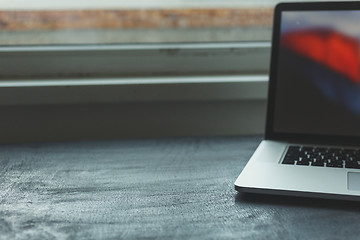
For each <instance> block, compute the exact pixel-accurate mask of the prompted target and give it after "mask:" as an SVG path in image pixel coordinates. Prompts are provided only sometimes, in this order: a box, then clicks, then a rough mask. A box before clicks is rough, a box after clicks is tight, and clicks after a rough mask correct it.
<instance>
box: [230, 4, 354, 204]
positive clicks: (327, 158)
mask: <svg viewBox="0 0 360 240" xmlns="http://www.w3.org/2000/svg"><path fill="white" fill-rule="evenodd" d="M235 189H236V190H238V191H240V192H251V193H263V194H278V195H293V196H303V197H320V198H333V199H347V200H360V2H311V3H280V4H279V5H277V6H276V7H275V12H274V27H273V38H272V50H271V64H270V80H269V92H268V106H267V117H266V130H265V138H264V140H263V141H262V142H261V143H260V145H259V146H258V148H257V149H256V151H255V153H254V154H253V155H252V157H251V158H250V160H249V162H248V163H247V165H246V166H245V168H244V169H243V171H242V172H241V174H240V175H239V177H238V178H237V179H236V181H235Z"/></svg>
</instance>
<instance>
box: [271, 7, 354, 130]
mask: <svg viewBox="0 0 360 240" xmlns="http://www.w3.org/2000/svg"><path fill="white" fill-rule="evenodd" d="M280 19H281V20H280V29H279V32H278V34H279V38H278V41H279V42H278V48H277V51H278V54H277V56H276V57H277V60H276V61H277V65H275V66H276V69H275V71H276V91H275V96H274V97H275V98H274V108H273V111H274V115H273V131H274V132H276V133H291V134H312V135H333V136H337V135H341V136H360V11H359V10H356V11H352V10H340V11H339V10H316V11H315V10H314V11H313V10H310V11H309V10H307V11H296V10H295V11H294V10H292V11H282V12H281V18H280Z"/></svg>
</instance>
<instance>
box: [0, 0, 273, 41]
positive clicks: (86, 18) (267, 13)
mask: <svg viewBox="0 0 360 240" xmlns="http://www.w3.org/2000/svg"><path fill="white" fill-rule="evenodd" d="M277 2H278V1H276V0H243V1H242V0H137V1H128V0H61V1H52V0H32V1H29V0H7V1H6V0H0V6H1V8H0V9H2V10H1V11H0V29H1V31H0V45H32V44H41V45H43V44H104V43H164V42H226V41H268V40H270V37H271V25H272V16H273V7H274V5H275V4H276V3H277Z"/></svg>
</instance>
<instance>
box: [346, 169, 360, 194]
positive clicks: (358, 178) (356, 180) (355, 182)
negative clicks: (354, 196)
mask: <svg viewBox="0 0 360 240" xmlns="http://www.w3.org/2000/svg"><path fill="white" fill-rule="evenodd" d="M347 187H348V189H349V190H352V191H360V172H348V177H347Z"/></svg>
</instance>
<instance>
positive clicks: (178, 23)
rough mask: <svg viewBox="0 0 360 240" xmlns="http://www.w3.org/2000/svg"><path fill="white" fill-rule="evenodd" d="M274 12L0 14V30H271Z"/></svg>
mask: <svg viewBox="0 0 360 240" xmlns="http://www.w3.org/2000/svg"><path fill="white" fill-rule="evenodd" d="M272 16H273V9H270V8H262V9H228V8H224V9H221V8H220V9H219V8H217V9H161V10H83V11H79V10H71V11H0V29H1V30H7V31H24V30H60V29H159V28H160V29H176V28H223V27H257V26H259V27H270V26H271V24H272Z"/></svg>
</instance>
